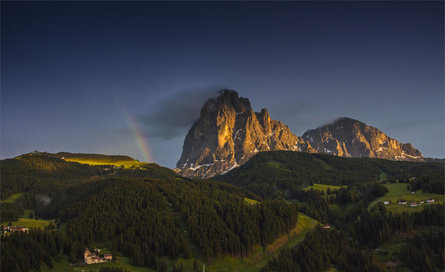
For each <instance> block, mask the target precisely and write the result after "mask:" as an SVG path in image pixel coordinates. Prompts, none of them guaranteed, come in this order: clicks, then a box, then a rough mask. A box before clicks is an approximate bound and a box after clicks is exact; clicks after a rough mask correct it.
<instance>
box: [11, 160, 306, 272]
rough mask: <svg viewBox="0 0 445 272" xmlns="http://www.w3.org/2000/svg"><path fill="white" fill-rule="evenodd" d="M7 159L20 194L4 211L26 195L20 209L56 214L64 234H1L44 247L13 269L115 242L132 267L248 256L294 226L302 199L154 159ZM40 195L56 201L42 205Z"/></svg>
mask: <svg viewBox="0 0 445 272" xmlns="http://www.w3.org/2000/svg"><path fill="white" fill-rule="evenodd" d="M2 165H4V166H5V170H6V171H2V181H3V179H4V180H5V182H2V187H4V188H7V189H8V190H9V192H10V193H9V195H10V194H12V193H17V192H18V193H21V194H20V196H19V200H20V201H19V200H15V201H14V202H13V203H2V212H3V210H5V208H7V210H11V211H12V210H14V209H15V210H17V209H16V208H17V207H18V206H17V205H18V204H19V203H22V202H23V201H22V200H24V199H28V200H29V201H28V202H26V201H24V202H23V203H22V204H20V206H19V209H18V210H17V211H16V213H15V214H16V215H17V216H20V215H19V214H20V213H21V212H23V209H33V210H34V211H35V214H36V216H38V217H43V218H55V219H56V226H55V228H56V229H57V230H56V231H55V232H56V233H60V235H59V236H60V237H59V236H57V237H55V236H54V239H55V240H54V241H51V240H52V239H53V238H52V237H53V236H52V234H51V232H53V231H54V230H50V229H48V230H45V231H41V230H40V232H42V234H40V232H38V231H37V230H36V231H37V232H35V231H32V235H31V234H30V235H27V234H16V233H12V234H10V235H6V236H3V238H2V239H3V242H2V250H5V251H8V252H10V253H11V254H22V252H21V249H20V248H21V247H20V246H17V245H26V244H30V243H31V244H33V245H34V244H41V245H38V246H37V247H35V248H34V251H33V252H27V253H26V254H28V257H27V258H28V259H27V260H29V261H26V262H23V263H19V259H17V258H10V257H8V258H2V268H5V269H6V268H7V269H6V270H7V271H27V270H30V269H34V270H38V268H37V267H38V264H39V263H40V262H41V263H45V264H46V265H47V266H51V265H52V263H53V262H54V258H55V257H56V256H60V255H62V256H66V257H67V258H69V261H70V262H73V263H76V262H78V261H80V260H81V258H82V254H83V250H84V249H85V248H86V247H90V248H91V247H92V246H93V245H97V244H98V243H99V244H103V243H108V242H111V243H110V244H109V248H108V250H111V251H113V252H119V253H120V254H122V255H124V256H128V257H130V259H131V263H132V264H133V265H135V266H146V267H151V268H153V269H158V270H165V269H167V267H169V266H170V265H167V264H168V262H166V259H165V258H166V257H167V258H168V259H170V260H176V259H178V258H183V259H198V260H202V261H208V260H212V259H215V258H219V257H223V256H226V255H229V256H233V257H234V258H241V257H244V256H247V255H249V254H250V253H251V252H252V250H253V248H254V246H261V247H266V246H267V245H268V244H270V243H272V242H273V241H274V240H275V239H276V238H277V237H279V236H281V235H283V234H286V233H288V232H289V231H290V230H291V229H293V228H294V227H295V225H296V223H297V217H298V212H297V207H296V205H295V204H289V203H287V202H285V201H283V200H271V201H263V202H261V203H259V202H255V201H251V202H247V201H246V198H250V199H258V197H257V196H256V195H254V194H252V193H250V192H247V191H245V190H244V189H241V188H239V187H236V186H233V185H230V184H227V183H221V182H216V181H208V180H189V179H184V178H181V177H179V176H178V175H177V174H176V173H174V172H173V171H171V170H169V169H166V168H162V167H159V166H157V165H155V164H146V165H144V167H141V168H137V169H124V168H120V169H118V168H112V167H108V166H89V165H83V164H78V163H73V162H66V161H64V160H61V159H57V158H54V157H51V156H50V157H48V156H45V155H42V154H27V155H23V156H20V157H18V158H16V159H10V160H5V161H2ZM42 195H44V196H47V197H48V198H49V199H50V201H49V202H48V203H45V205H44V204H41V205H36V204H35V202H36V201H37V200H36V199H38V196H42ZM6 196H8V194H5V197H6ZM6 205H11V206H12V207H6ZM14 205H15V206H14ZM15 210H14V211H15ZM8 220H14V218H13V219H11V218H8ZM52 228H54V226H53V227H52ZM42 235H43V236H44V237H46V238H41V237H42ZM61 237H62V238H61ZM41 239H46V240H45V244H42V242H41V241H42V240H41ZM59 240H60V242H59ZM62 240H63V242H62ZM52 243H56V249H57V250H55V249H54V248H53V245H52ZM64 243H67V244H70V246H69V247H68V246H64ZM61 247H63V248H61ZM11 254H9V255H8V256H11Z"/></svg>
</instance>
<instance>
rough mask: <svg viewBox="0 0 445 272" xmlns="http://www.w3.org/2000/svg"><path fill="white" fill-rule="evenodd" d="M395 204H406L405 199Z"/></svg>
mask: <svg viewBox="0 0 445 272" xmlns="http://www.w3.org/2000/svg"><path fill="white" fill-rule="evenodd" d="M397 204H399V205H406V200H400V201H399V202H398V203H397Z"/></svg>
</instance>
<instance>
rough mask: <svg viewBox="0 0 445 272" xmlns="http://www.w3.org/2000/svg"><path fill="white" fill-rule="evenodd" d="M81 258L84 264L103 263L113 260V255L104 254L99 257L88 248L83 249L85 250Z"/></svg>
mask: <svg viewBox="0 0 445 272" xmlns="http://www.w3.org/2000/svg"><path fill="white" fill-rule="evenodd" d="M99 252H100V251H99ZM83 260H84V262H85V263H86V264H93V263H105V262H111V261H112V260H113V255H111V254H104V255H103V257H100V256H99V255H98V254H96V253H95V252H90V251H89V250H88V249H85V252H84V253H83Z"/></svg>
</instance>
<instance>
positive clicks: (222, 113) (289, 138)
mask: <svg viewBox="0 0 445 272" xmlns="http://www.w3.org/2000/svg"><path fill="white" fill-rule="evenodd" d="M269 150H294V151H303V152H316V150H315V149H313V148H312V147H311V145H310V144H309V143H308V142H307V141H305V140H303V139H302V138H300V137H298V136H296V135H294V134H293V133H292V132H291V130H290V129H289V128H288V127H287V126H285V125H284V124H283V123H281V122H280V121H276V120H272V119H271V118H270V116H269V112H268V111H267V110H266V109H263V110H262V111H261V112H260V113H258V112H254V111H253V110H252V107H251V105H250V102H249V100H248V99H247V98H243V97H239V96H238V93H237V92H235V91H231V90H224V91H221V92H220V94H219V96H218V97H217V98H211V99H209V100H208V101H207V102H206V103H205V104H204V106H203V107H202V109H201V113H200V117H199V119H198V120H197V121H196V122H195V123H194V125H193V126H192V128H191V129H190V131H189V132H188V134H187V136H186V138H185V141H184V147H183V152H182V155H181V158H180V160H179V161H178V163H177V168H178V169H177V170H178V172H179V173H180V174H181V175H183V176H187V177H202V178H209V177H212V176H215V175H220V174H223V173H225V172H227V171H230V170H231V169H233V168H235V167H237V166H239V165H242V164H244V163H245V162H246V161H247V160H249V159H250V158H251V157H252V156H253V155H255V154H256V153H257V152H260V151H269Z"/></svg>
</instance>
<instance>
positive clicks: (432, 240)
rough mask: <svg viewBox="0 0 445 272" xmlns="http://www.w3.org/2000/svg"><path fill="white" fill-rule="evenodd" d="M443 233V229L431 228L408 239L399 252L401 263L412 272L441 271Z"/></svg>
mask: <svg viewBox="0 0 445 272" xmlns="http://www.w3.org/2000/svg"><path fill="white" fill-rule="evenodd" d="M443 232H444V230H443V227H433V228H428V229H427V230H426V231H424V232H420V233H416V234H415V235H414V236H413V237H411V238H409V239H408V242H407V243H406V244H405V246H404V247H403V248H402V249H401V250H400V251H399V256H400V259H401V260H402V262H403V263H404V264H405V265H406V266H407V267H409V268H411V269H412V271H419V272H434V271H443V269H444V243H443V241H444V233H443Z"/></svg>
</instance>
